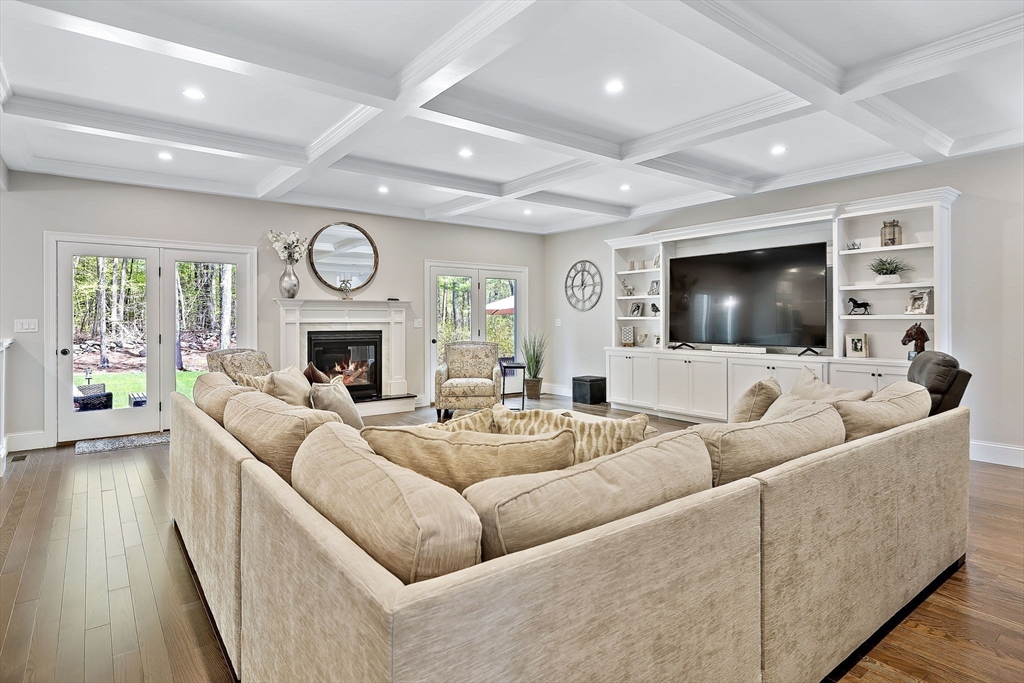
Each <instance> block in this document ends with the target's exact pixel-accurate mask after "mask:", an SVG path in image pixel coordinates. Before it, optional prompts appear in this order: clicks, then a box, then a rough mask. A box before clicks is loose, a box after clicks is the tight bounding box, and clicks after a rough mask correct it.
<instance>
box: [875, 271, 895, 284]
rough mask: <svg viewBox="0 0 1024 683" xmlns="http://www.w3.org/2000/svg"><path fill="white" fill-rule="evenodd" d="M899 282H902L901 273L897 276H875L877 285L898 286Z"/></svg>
mask: <svg viewBox="0 0 1024 683" xmlns="http://www.w3.org/2000/svg"><path fill="white" fill-rule="evenodd" d="M899 282H900V274H899V273H896V274H895V275H876V276H875V284H876V285H897V284H899Z"/></svg>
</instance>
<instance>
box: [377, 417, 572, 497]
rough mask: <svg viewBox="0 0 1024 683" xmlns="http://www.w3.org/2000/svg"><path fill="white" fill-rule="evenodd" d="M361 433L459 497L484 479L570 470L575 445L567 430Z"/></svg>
mask: <svg viewBox="0 0 1024 683" xmlns="http://www.w3.org/2000/svg"><path fill="white" fill-rule="evenodd" d="M361 434H362V436H363V438H364V439H366V442H367V443H368V444H370V448H372V449H373V450H374V452H375V453H377V454H378V455H381V456H383V457H385V458H387V459H388V460H390V461H391V462H393V463H395V464H396V465H401V466H402V467H407V468H409V469H410V470H413V471H414V472H419V473H420V474H422V475H423V476H425V477H429V478H431V479H433V480H434V481H438V482H441V483H442V484H444V485H445V486H450V487H452V488H453V489H455V490H456V491H458V492H459V493H461V492H462V491H463V490H464V489H465V488H466V487H467V486H471V485H473V484H475V483H477V482H478V481H483V480H484V479H491V478H493V477H504V476H508V475H510V474H526V473H530V472H547V471H548V470H558V469H562V468H564V467H569V466H570V465H572V464H573V452H574V450H575V446H576V439H575V438H574V437H573V433H572V431H571V430H569V429H563V430H561V431H558V432H548V433H546V434H538V435H535V436H513V435H506V434H488V433H481V432H474V431H469V430H461V431H457V432H446V431H443V430H439V429H431V428H429V427H426V426H422V425H420V426H415V427H367V428H365V429H363V431H362V432H361Z"/></svg>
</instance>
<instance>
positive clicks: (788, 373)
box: [769, 360, 828, 394]
mask: <svg viewBox="0 0 1024 683" xmlns="http://www.w3.org/2000/svg"><path fill="white" fill-rule="evenodd" d="M769 365H771V366H772V377H774V378H775V379H777V380H779V385H780V386H781V387H782V393H784V394H788V393H789V392H791V391H792V390H793V386H794V385H795V384H796V379H797V377H799V376H800V371H801V370H803V369H804V368H805V367H806V368H807V369H809V370H810V371H811V372H813V373H814V374H815V375H817V376H818V379H820V380H821V381H823V382H827V381H828V378H827V377H826V376H825V364H824V363H804V362H802V361H778V360H773V361H772V362H771V363H769Z"/></svg>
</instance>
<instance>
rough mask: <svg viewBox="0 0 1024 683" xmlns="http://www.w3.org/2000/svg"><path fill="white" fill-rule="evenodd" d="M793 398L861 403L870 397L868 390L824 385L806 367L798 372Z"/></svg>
mask: <svg viewBox="0 0 1024 683" xmlns="http://www.w3.org/2000/svg"><path fill="white" fill-rule="evenodd" d="M790 393H792V394H793V395H794V396H798V397H800V398H805V399H809V400H811V401H825V402H830V401H863V400H864V399H866V398H868V397H869V396H871V390H870V389H864V390H858V389H837V388H836V387H833V386H831V385H829V384H825V383H824V382H822V381H821V380H820V379H818V376H817V375H815V374H814V373H813V372H811V371H810V370H809V369H808V368H807V367H806V366H804V367H803V368H802V369H801V370H800V375H799V376H798V377H797V378H796V384H795V385H793V391H792V392H790Z"/></svg>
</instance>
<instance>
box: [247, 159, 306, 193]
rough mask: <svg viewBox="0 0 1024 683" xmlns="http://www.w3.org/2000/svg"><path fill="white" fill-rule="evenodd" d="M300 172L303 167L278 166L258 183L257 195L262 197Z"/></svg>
mask: <svg viewBox="0 0 1024 683" xmlns="http://www.w3.org/2000/svg"><path fill="white" fill-rule="evenodd" d="M299 172H301V169H298V168H294V167H292V166H278V167H277V168H276V169H274V170H273V171H272V172H271V173H270V175H268V176H267V177H266V178H264V179H263V180H261V181H260V182H258V183H256V196H257V197H259V198H260V199H262V198H263V197H265V196H266V194H267V193H268V192H270V191H271V190H273V189H274V188H276V187H279V186H280V185H281V183H283V182H285V181H286V180H288V179H289V178H291V177H292V176H293V175H295V174H296V173H299Z"/></svg>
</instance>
